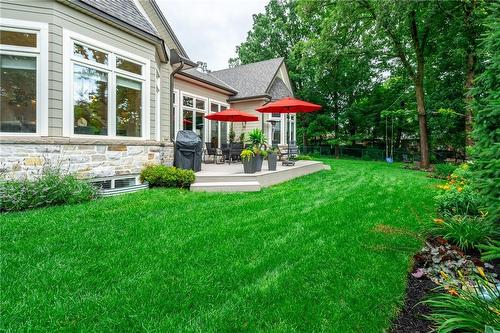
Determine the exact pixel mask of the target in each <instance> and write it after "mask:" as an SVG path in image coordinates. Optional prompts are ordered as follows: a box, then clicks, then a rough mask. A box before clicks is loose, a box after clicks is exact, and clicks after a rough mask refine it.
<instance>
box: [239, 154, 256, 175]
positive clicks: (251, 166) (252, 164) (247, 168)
mask: <svg viewBox="0 0 500 333" xmlns="http://www.w3.org/2000/svg"><path fill="white" fill-rule="evenodd" d="M241 160H242V161H241V162H242V163H243V171H244V172H245V173H255V171H256V170H255V169H256V166H257V165H256V164H257V163H256V162H257V159H256V158H255V157H251V158H250V159H247V158H242V159H241Z"/></svg>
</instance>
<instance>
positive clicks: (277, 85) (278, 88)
mask: <svg viewBox="0 0 500 333" xmlns="http://www.w3.org/2000/svg"><path fill="white" fill-rule="evenodd" d="M268 93H269V95H271V97H272V99H273V101H275V100H278V99H282V98H284V97H292V96H293V94H292V92H291V91H290V89H288V87H287V86H286V84H285V82H283V80H282V79H281V78H280V77H276V79H274V82H273V83H272V85H271V87H269V90H268Z"/></svg>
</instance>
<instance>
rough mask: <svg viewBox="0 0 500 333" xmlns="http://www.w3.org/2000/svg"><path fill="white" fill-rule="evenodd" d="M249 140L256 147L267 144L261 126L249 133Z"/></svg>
mask: <svg viewBox="0 0 500 333" xmlns="http://www.w3.org/2000/svg"><path fill="white" fill-rule="evenodd" d="M248 141H249V142H250V143H251V144H252V145H253V146H254V147H260V146H262V145H264V144H266V142H267V139H266V137H265V136H264V133H263V132H262V130H261V129H260V128H254V129H253V130H251V131H250V132H249V133H248Z"/></svg>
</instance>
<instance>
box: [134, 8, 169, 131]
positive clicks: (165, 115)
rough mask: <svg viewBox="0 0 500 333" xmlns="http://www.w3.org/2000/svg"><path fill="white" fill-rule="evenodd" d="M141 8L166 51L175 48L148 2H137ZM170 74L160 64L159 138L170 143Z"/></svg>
mask: <svg viewBox="0 0 500 333" xmlns="http://www.w3.org/2000/svg"><path fill="white" fill-rule="evenodd" d="M139 2H140V4H141V5H142V8H143V9H144V11H145V12H146V15H148V18H149V19H150V20H151V22H152V23H153V24H154V26H155V28H156V30H157V31H158V33H159V34H160V37H161V38H162V39H163V40H164V42H165V45H166V47H167V48H168V49H172V48H175V44H174V42H173V40H172V37H170V34H169V33H168V31H167V29H166V28H165V26H163V24H162V23H161V21H160V19H159V18H158V16H157V15H156V13H155V11H154V9H153V7H152V6H151V4H150V3H149V1H143V0H140V1H139ZM171 72H172V67H171V66H170V64H165V63H162V64H161V67H160V77H161V84H160V85H161V94H160V98H161V107H160V112H161V124H160V128H161V138H162V141H170V115H171V107H172V106H171V104H170V73H171Z"/></svg>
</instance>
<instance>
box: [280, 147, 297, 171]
mask: <svg viewBox="0 0 500 333" xmlns="http://www.w3.org/2000/svg"><path fill="white" fill-rule="evenodd" d="M298 154H299V147H298V146H297V145H294V144H291V145H289V146H287V147H286V148H285V149H283V150H280V152H279V155H278V156H279V158H280V160H282V161H283V162H282V163H281V164H282V165H288V166H292V165H295V160H294V158H295V157H297V155H298ZM285 157H286V159H284V158H285Z"/></svg>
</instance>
